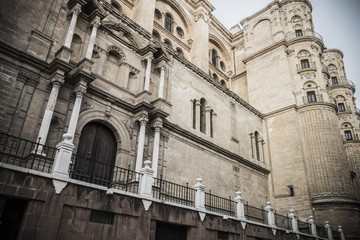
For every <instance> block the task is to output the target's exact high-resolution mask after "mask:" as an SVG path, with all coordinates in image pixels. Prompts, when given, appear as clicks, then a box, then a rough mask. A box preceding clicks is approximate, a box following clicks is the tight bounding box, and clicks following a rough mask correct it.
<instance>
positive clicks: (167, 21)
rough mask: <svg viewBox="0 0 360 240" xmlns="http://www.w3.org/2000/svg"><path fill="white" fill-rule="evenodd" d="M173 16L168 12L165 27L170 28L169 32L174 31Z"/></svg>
mask: <svg viewBox="0 0 360 240" xmlns="http://www.w3.org/2000/svg"><path fill="white" fill-rule="evenodd" d="M172 22H173V20H172V17H171V16H170V14H168V13H167V14H166V15H165V29H166V30H168V31H169V32H171V31H172Z"/></svg>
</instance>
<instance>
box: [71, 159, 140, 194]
mask: <svg viewBox="0 0 360 240" xmlns="http://www.w3.org/2000/svg"><path fill="white" fill-rule="evenodd" d="M69 175H70V177H71V178H72V179H77V180H80V181H84V182H89V183H93V184H97V185H102V186H106V187H108V188H114V189H119V190H123V191H127V192H132V193H138V189H139V178H140V173H137V172H134V171H132V170H130V166H129V168H128V169H125V168H121V167H117V166H114V165H111V164H106V163H102V162H98V161H95V160H93V159H89V158H85V157H81V156H77V155H73V158H72V162H71V164H70V168H69Z"/></svg>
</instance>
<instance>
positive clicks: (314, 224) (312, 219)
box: [308, 216, 318, 237]
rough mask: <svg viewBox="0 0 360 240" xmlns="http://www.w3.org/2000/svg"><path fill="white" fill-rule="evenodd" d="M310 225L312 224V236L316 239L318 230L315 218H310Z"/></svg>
mask: <svg viewBox="0 0 360 240" xmlns="http://www.w3.org/2000/svg"><path fill="white" fill-rule="evenodd" d="M308 223H309V224H310V229H311V234H312V235H313V236H315V237H317V236H318V235H317V230H316V223H315V220H314V217H313V216H310V217H309V221H308Z"/></svg>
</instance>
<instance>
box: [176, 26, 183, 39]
mask: <svg viewBox="0 0 360 240" xmlns="http://www.w3.org/2000/svg"><path fill="white" fill-rule="evenodd" d="M176 33H177V35H178V36H179V37H181V38H182V37H184V31H183V30H182V29H181V28H180V27H177V28H176Z"/></svg>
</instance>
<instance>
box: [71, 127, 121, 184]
mask: <svg viewBox="0 0 360 240" xmlns="http://www.w3.org/2000/svg"><path fill="white" fill-rule="evenodd" d="M115 157H116V138H115V136H114V134H113V133H112V131H111V130H110V129H109V128H108V127H107V126H105V125H103V124H101V123H96V122H93V123H89V124H87V125H86V126H85V127H84V128H83V130H82V131H81V136H80V141H79V145H78V150H77V154H76V160H75V166H74V174H75V177H74V178H76V179H79V180H82V181H86V182H91V183H95V184H99V185H104V186H108V185H109V184H110V183H111V178H112V174H113V170H114V163H115Z"/></svg>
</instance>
